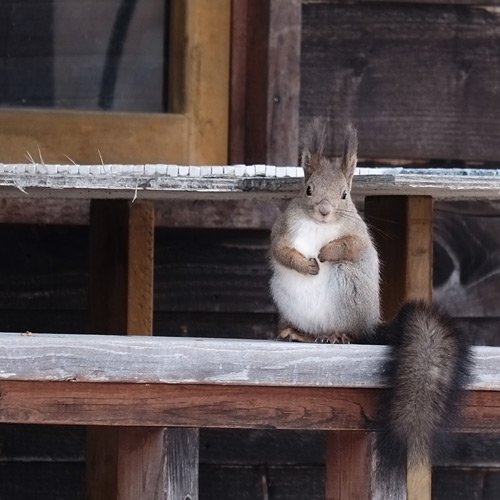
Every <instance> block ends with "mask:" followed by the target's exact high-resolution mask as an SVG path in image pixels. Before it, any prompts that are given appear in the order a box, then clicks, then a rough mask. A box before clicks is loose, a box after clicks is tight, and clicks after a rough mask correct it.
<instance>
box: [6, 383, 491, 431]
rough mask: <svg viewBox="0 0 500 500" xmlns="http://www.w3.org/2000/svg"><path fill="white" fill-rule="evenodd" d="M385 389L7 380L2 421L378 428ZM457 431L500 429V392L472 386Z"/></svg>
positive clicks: (160, 425)
mask: <svg viewBox="0 0 500 500" xmlns="http://www.w3.org/2000/svg"><path fill="white" fill-rule="evenodd" d="M380 391H381V389H363V388H359V389H352V388H335V387H295V386H288V387H286V386H285V387H263V386H225V385H199V384H137V383H108V382H95V383H89V382H72V381H66V382H47V381H44V382H18V381H5V380H3V381H0V394H1V396H2V397H1V399H0V422H1V423H25V424H63V425H66V424H72V425H91V426H118V427H119V426H139V427H144V426H145V427H165V426H171V427H210V428H248V429H252V428H253V429H259V428H270V429H274V428H276V429H308V430H329V431H332V430H352V431H370V430H372V431H373V430H375V424H374V421H375V416H376V410H377V406H378V402H379V397H380V395H381V392H380ZM460 410H461V412H462V417H461V418H460V419H459V421H458V422H457V423H456V424H455V427H454V431H457V432H498V431H499V429H500V392H499V391H470V392H469V393H468V394H467V397H466V398H465V400H464V401H463V403H462V405H461V407H460Z"/></svg>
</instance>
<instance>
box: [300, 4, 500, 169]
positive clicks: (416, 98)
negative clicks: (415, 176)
mask: <svg viewBox="0 0 500 500" xmlns="http://www.w3.org/2000/svg"><path fill="white" fill-rule="evenodd" d="M458 3H460V4H462V3H470V4H472V5H457V4H458ZM489 3H490V4H491V3H493V2H484V4H489ZM474 4H476V2H473V1H470V2H467V1H463V2H462V1H461V2H454V1H452V0H443V1H441V2H432V1H430V2H426V3H412V2H409V1H403V2H397V1H395V2H378V1H368V2H363V1H354V2H349V3H347V2H334V1H320V0H310V1H305V2H303V11H302V28H303V29H302V54H301V94H300V95H301V98H300V105H301V113H300V119H301V125H302V127H303V125H304V123H305V122H306V121H307V120H309V119H310V118H311V117H313V116H323V117H327V118H328V119H330V120H331V122H332V123H333V125H334V130H335V134H334V137H333V139H334V150H335V151H336V152H337V153H338V152H339V151H340V147H341V140H342V130H343V128H344V126H345V123H346V122H347V121H349V120H350V121H353V122H354V123H355V124H356V125H357V127H358V128H359V138H360V152H361V156H363V157H367V158H396V159H417V160H418V159H425V160H430V159H437V160H479V161H498V160H499V158H500V141H498V136H499V133H500V52H499V51H498V45H499V43H500V12H499V11H498V8H492V7H485V6H483V5H474Z"/></svg>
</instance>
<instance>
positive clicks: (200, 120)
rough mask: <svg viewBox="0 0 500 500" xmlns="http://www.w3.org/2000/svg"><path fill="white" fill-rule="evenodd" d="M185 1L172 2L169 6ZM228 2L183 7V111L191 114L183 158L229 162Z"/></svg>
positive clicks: (192, 161) (216, 0)
mask: <svg viewBox="0 0 500 500" xmlns="http://www.w3.org/2000/svg"><path fill="white" fill-rule="evenodd" d="M179 3H184V2H183V0H175V1H174V2H173V8H174V9H176V8H179V7H178V4H179ZM180 8H183V7H180ZM230 20H231V0H213V1H211V2H204V1H200V0H195V1H194V2H188V3H186V6H185V24H184V26H185V31H184V33H183V38H182V39H181V40H179V42H178V43H184V44H185V49H184V55H185V65H184V74H185V94H184V99H185V100H184V109H185V113H186V115H187V116H188V118H189V129H188V135H187V162H188V163H190V164H193V165H218V164H220V163H226V162H227V155H228V146H227V145H228V125H229V61H230V48H229V44H230Z"/></svg>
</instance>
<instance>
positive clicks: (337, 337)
mask: <svg viewBox="0 0 500 500" xmlns="http://www.w3.org/2000/svg"><path fill="white" fill-rule="evenodd" d="M315 342H316V343H318V344H350V343H351V339H350V338H349V337H348V336H347V335H346V334H345V333H340V334H338V333H334V334H333V335H325V336H323V337H317V338H316V340H315Z"/></svg>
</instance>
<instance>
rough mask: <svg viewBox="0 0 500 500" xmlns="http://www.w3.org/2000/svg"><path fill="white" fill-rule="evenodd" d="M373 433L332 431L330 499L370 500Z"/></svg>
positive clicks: (327, 481) (328, 469) (328, 465)
mask: <svg viewBox="0 0 500 500" xmlns="http://www.w3.org/2000/svg"><path fill="white" fill-rule="evenodd" d="M372 434H373V433H371V432H359V431H342V432H328V433H327V440H326V479H325V487H326V492H325V499H326V500H349V499H353V498H355V499H356V500H370V498H371V477H372V437H373V436H372Z"/></svg>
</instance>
